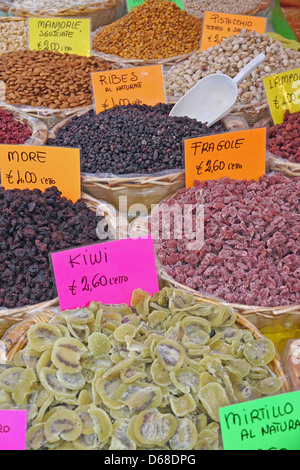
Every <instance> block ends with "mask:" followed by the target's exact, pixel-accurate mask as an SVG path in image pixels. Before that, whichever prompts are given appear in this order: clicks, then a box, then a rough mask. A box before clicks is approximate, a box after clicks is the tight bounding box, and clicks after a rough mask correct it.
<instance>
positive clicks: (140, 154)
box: [47, 103, 227, 175]
mask: <svg viewBox="0 0 300 470" xmlns="http://www.w3.org/2000/svg"><path fill="white" fill-rule="evenodd" d="M171 109H172V105H167V104H163V103H159V104H157V105H156V106H147V105H138V104H133V105H127V106H116V107H114V108H111V109H108V110H106V111H103V112H101V113H100V114H98V115H97V114H95V112H94V111H93V110H91V111H89V112H88V113H86V114H83V115H81V116H74V117H73V118H72V119H71V120H70V121H68V122H67V123H66V124H65V125H63V126H62V127H60V129H58V131H57V133H56V137H55V138H53V139H48V142H47V144H48V145H52V146H58V147H76V148H80V149H81V170H82V171H83V172H86V173H93V174H95V173H106V172H107V173H113V174H117V175H122V174H130V173H147V174H148V173H154V172H159V171H163V170H172V169H182V168H184V157H183V152H182V141H183V139H184V138H189V137H196V136H199V135H207V134H216V133H218V132H226V131H227V129H226V127H225V126H224V125H223V124H221V123H220V122H219V123H216V124H214V125H213V126H211V127H209V128H208V127H207V126H206V125H205V124H202V123H201V122H197V121H196V120H195V119H190V118H187V117H183V118H178V117H173V116H169V113H170V111H171Z"/></svg>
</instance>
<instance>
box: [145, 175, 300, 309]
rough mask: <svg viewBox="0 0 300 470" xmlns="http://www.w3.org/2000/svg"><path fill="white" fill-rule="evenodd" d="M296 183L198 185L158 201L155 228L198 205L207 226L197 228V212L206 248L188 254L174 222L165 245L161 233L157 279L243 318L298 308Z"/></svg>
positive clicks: (265, 179)
mask: <svg viewBox="0 0 300 470" xmlns="http://www.w3.org/2000/svg"><path fill="white" fill-rule="evenodd" d="M299 185H300V182H299V180H298V178H291V179H290V178H287V177H285V176H284V175H282V174H280V173H277V174H274V175H272V174H271V175H264V176H262V177H261V178H260V180H259V181H251V180H250V181H245V180H241V181H238V180H233V179H229V178H222V179H220V180H210V181H204V182H199V181H196V182H195V184H194V186H193V187H192V188H190V189H181V190H179V191H178V192H177V194H176V195H175V197H173V198H169V199H167V200H166V201H162V202H161V204H160V206H161V208H159V207H158V212H157V214H158V215H155V213H154V216H155V218H154V219H153V220H154V224H157V220H158V217H161V218H163V217H164V212H165V213H170V209H171V208H172V205H176V204H177V205H179V206H181V207H183V205H184V204H185V205H186V204H192V205H193V206H195V207H197V206H201V205H202V206H203V207H204V221H205V223H204V227H203V226H202V227H200V228H199V227H198V226H199V221H198V226H197V225H196V224H197V221H196V220H193V219H195V217H196V211H194V213H193V215H192V220H191V221H190V224H193V226H194V227H196V226H197V227H198V229H199V230H202V229H203V230H204V244H203V246H199V249H194V250H193V251H192V250H189V249H188V248H187V246H188V243H187V239H186V238H185V234H184V229H183V228H182V229H181V232H182V233H180V234H179V235H181V237H180V236H178V233H177V232H175V230H178V227H177V225H176V223H175V222H174V220H171V232H170V234H171V235H170V239H168V240H163V239H162V238H161V237H162V236H161V233H162V231H161V230H162V229H161V228H160V231H159V237H158V240H156V251H157V256H158V259H159V261H160V263H161V272H160V275H161V277H162V279H163V280H164V281H165V282H167V283H169V284H170V285H173V286H179V287H181V288H184V287H185V288H187V289H190V290H191V291H192V292H194V291H196V292H198V293H199V294H200V295H202V296H203V298H206V299H209V298H213V299H215V300H216V301H219V302H221V303H222V302H224V301H225V302H227V303H230V304H232V305H234V307H235V308H237V309H238V310H239V311H240V312H241V313H243V312H245V313H249V312H257V313H260V312H261V313H266V312H268V313H270V314H272V313H274V312H275V313H276V312H277V313H278V314H279V313H281V314H283V313H287V312H292V311H293V310H294V311H296V310H299V304H300V297H299V295H300V286H299V277H298V276H299V274H298V272H299V222H300V215H299V196H300V193H299V191H300V186H299ZM183 217H184V215H183ZM151 224H152V222H151ZM183 226H184V223H183ZM155 227H156V225H155Z"/></svg>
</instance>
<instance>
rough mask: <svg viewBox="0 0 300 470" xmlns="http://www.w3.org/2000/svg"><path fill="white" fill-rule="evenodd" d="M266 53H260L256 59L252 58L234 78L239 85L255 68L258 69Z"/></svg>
mask: <svg viewBox="0 0 300 470" xmlns="http://www.w3.org/2000/svg"><path fill="white" fill-rule="evenodd" d="M265 58H266V56H265V54H258V55H257V56H256V57H254V59H252V60H251V61H250V62H249V64H247V65H245V67H244V68H242V70H241V71H240V72H239V73H238V74H237V75H236V76H235V77H234V78H233V81H234V82H235V84H236V85H238V84H239V83H240V82H241V81H242V80H244V78H246V77H248V75H250V73H251V72H253V70H255V69H256V67H258V66H259V65H260V64H261V63H262V62H263V61H264V60H265Z"/></svg>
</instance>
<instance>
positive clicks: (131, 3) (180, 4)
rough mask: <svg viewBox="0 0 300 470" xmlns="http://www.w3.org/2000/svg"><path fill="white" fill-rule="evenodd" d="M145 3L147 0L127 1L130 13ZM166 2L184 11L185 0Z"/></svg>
mask: <svg viewBox="0 0 300 470" xmlns="http://www.w3.org/2000/svg"><path fill="white" fill-rule="evenodd" d="M144 1H145V0H127V7H128V11H131V10H132V8H134V7H137V6H138V5H141V4H142V3H144ZM165 1H171V2H174V3H175V5H177V6H178V7H179V8H180V9H181V10H184V6H183V0H165Z"/></svg>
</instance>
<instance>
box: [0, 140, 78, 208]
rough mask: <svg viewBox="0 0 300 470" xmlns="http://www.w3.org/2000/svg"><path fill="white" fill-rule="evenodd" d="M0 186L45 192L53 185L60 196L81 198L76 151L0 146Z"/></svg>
mask: <svg viewBox="0 0 300 470" xmlns="http://www.w3.org/2000/svg"><path fill="white" fill-rule="evenodd" d="M0 168H1V170H0V171H1V184H2V186H3V187H4V188H5V189H31V190H32V189H40V190H41V191H45V189H47V188H49V187H51V186H56V187H57V188H58V189H59V191H61V193H62V196H64V197H66V198H68V199H70V200H72V201H73V202H76V201H78V199H79V198H80V195H81V182H80V150H79V149H73V148H63V147H47V146H32V145H4V144H2V145H0Z"/></svg>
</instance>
